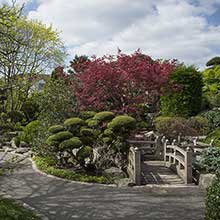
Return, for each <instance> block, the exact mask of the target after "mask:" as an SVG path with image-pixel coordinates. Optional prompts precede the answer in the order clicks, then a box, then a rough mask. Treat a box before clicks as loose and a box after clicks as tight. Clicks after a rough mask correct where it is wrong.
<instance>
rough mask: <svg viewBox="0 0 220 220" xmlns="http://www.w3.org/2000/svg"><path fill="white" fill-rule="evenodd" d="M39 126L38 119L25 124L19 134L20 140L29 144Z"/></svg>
mask: <svg viewBox="0 0 220 220" xmlns="http://www.w3.org/2000/svg"><path fill="white" fill-rule="evenodd" d="M39 126H40V122H39V121H38V120H36V121H32V122H30V123H29V124H27V125H26V126H25V127H24V129H23V132H22V134H21V140H22V141H24V142H26V143H29V144H31V143H32V142H33V138H34V136H35V135H36V134H37V133H38V129H39Z"/></svg>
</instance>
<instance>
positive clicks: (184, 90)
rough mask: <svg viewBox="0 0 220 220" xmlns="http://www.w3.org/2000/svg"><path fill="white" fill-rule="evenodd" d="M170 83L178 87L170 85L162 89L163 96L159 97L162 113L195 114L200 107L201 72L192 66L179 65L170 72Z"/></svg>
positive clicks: (166, 114) (176, 114) (173, 114)
mask: <svg viewBox="0 0 220 220" xmlns="http://www.w3.org/2000/svg"><path fill="white" fill-rule="evenodd" d="M170 83H171V84H172V85H176V87H178V89H177V90H175V89H173V87H171V88H167V89H166V90H165V91H164V96H163V97H161V112H162V115H164V116H180V117H188V116H194V115H197V114H198V113H199V112H200V111H201V107H202V86H203V81H202V74H201V73H200V72H198V71H197V70H196V69H195V68H194V67H192V66H190V67H186V66H180V67H179V68H177V69H176V70H175V71H174V72H173V73H172V74H171V76H170Z"/></svg>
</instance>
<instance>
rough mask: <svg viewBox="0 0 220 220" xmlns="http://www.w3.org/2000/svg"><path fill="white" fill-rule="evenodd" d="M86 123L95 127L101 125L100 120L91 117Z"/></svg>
mask: <svg viewBox="0 0 220 220" xmlns="http://www.w3.org/2000/svg"><path fill="white" fill-rule="evenodd" d="M86 123H87V124H88V126H89V127H91V128H95V127H97V126H98V125H99V121H98V120H95V119H93V118H90V119H88V120H86Z"/></svg>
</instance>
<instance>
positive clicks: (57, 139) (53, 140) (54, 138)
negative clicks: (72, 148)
mask: <svg viewBox="0 0 220 220" xmlns="http://www.w3.org/2000/svg"><path fill="white" fill-rule="evenodd" d="M71 137H73V134H72V133H70V132H69V131H61V132H58V133H56V134H54V135H51V136H49V137H48V138H47V140H46V144H48V145H53V144H57V143H61V142H62V141H65V140H67V139H70V138H71Z"/></svg>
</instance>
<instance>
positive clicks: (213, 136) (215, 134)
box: [205, 129, 220, 147]
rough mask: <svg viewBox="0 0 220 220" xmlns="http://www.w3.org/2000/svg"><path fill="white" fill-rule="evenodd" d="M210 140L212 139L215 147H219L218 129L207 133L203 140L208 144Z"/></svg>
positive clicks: (219, 131) (219, 135)
mask: <svg viewBox="0 0 220 220" xmlns="http://www.w3.org/2000/svg"><path fill="white" fill-rule="evenodd" d="M212 140H214V146H215V147H220V130H218V129H216V130H214V131H213V132H211V133H209V134H208V136H207V138H206V139H205V142H206V143H208V144H209V143H210V142H211V141H212Z"/></svg>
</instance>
